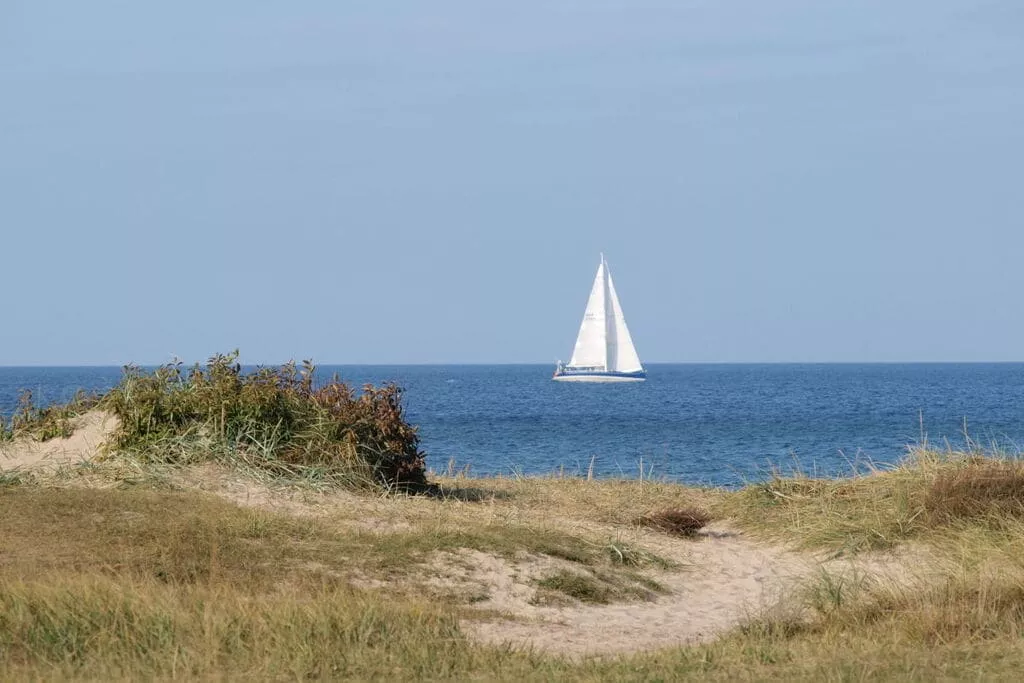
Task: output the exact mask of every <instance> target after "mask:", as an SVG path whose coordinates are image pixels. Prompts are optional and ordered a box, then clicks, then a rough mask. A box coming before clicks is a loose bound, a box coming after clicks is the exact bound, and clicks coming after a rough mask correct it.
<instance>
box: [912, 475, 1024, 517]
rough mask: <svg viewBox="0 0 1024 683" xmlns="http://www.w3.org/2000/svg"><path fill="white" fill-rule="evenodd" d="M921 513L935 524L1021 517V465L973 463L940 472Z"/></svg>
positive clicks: (1023, 485)
mask: <svg viewBox="0 0 1024 683" xmlns="http://www.w3.org/2000/svg"><path fill="white" fill-rule="evenodd" d="M924 509H925V511H926V513H927V514H928V517H929V519H930V520H931V521H932V522H933V523H935V524H950V523H953V522H956V521H961V520H982V519H990V520H999V519H1005V518H1007V517H1011V518H1020V517H1024V462H1021V461H1019V460H1012V461H1011V460H986V459H975V460H972V461H970V462H968V463H967V464H966V465H965V466H963V467H956V468H950V469H948V470H946V471H942V472H939V473H938V474H937V476H936V477H935V479H934V481H932V483H931V486H929V488H928V490H927V492H926V494H925V496H924Z"/></svg>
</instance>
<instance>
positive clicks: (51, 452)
mask: <svg viewBox="0 0 1024 683" xmlns="http://www.w3.org/2000/svg"><path fill="white" fill-rule="evenodd" d="M116 428H117V418H116V417H113V416H111V415H108V414H107V413H104V412H100V411H92V412H90V413H88V414H86V415H83V416H82V417H80V418H78V423H77V425H76V427H75V432H74V433H73V434H72V435H71V436H70V437H68V438H66V439H50V440H49V441H43V442H36V441H31V440H28V439H19V440H18V441H15V442H14V443H13V444H6V445H5V446H4V447H3V448H0V470H13V469H24V470H36V471H38V470H44V469H55V468H58V467H62V466H64V465H73V464H78V463H82V462H86V461H89V460H92V459H93V458H95V457H96V455H97V454H98V452H99V447H100V446H101V445H102V444H103V442H104V441H105V440H106V438H107V436H108V435H109V434H110V433H111V432H113V431H114V430H115V429H116Z"/></svg>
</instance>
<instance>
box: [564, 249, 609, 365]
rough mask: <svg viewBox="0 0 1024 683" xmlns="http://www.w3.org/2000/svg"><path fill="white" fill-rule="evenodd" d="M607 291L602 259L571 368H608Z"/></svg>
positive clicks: (584, 315)
mask: <svg viewBox="0 0 1024 683" xmlns="http://www.w3.org/2000/svg"><path fill="white" fill-rule="evenodd" d="M607 290H608V288H607V286H606V285H605V267H604V259H603V258H602V259H601V265H599V266H598V267H597V275H596V276H595V277H594V286H593V287H591V288H590V298H589V299H587V310H586V311H585V312H584V313H583V322H582V323H580V333H579V334H578V335H577V336H576V346H575V348H574V349H573V351H572V359H571V360H570V361H569V366H570V367H574V368H599V369H601V370H606V369H607V367H608V347H607V341H608V325H607V306H606V301H607Z"/></svg>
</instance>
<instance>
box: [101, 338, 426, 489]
mask: <svg viewBox="0 0 1024 683" xmlns="http://www.w3.org/2000/svg"><path fill="white" fill-rule="evenodd" d="M237 360H238V352H237V351H235V352H233V353H231V354H227V355H222V354H218V355H216V356H213V357H212V358H210V359H209V361H208V362H207V364H206V366H205V367H201V366H199V365H198V364H197V365H195V366H194V367H192V368H191V369H190V370H188V371H183V368H182V366H181V364H180V363H171V364H167V365H163V366H160V367H158V368H156V369H155V370H153V371H147V370H144V369H142V368H140V367H138V366H134V365H129V366H126V367H125V369H124V376H123V377H122V379H121V382H120V383H119V384H118V385H117V386H116V387H115V388H114V389H112V390H111V391H110V392H109V393H108V394H107V395H106V396H105V397H104V398H103V401H102V405H103V407H105V408H107V409H108V410H110V411H111V412H113V413H114V414H115V415H116V416H117V417H118V418H119V420H120V425H119V427H118V430H117V431H116V433H115V434H114V436H113V439H112V443H111V444H110V447H112V448H113V449H114V450H121V451H127V452H133V453H137V454H140V455H143V456H145V457H150V458H154V457H158V458H161V459H170V460H178V459H194V458H196V457H200V458H202V457H203V454H204V452H205V453H206V454H207V455H213V454H215V453H218V452H221V453H223V452H227V453H230V454H234V455H241V456H244V457H245V459H246V462H248V463H249V464H251V465H255V466H257V467H260V468H264V469H267V470H270V471H279V472H294V471H295V469H296V468H317V469H318V470H320V471H325V472H328V473H334V474H342V475H349V478H350V479H351V480H353V481H363V482H374V483H377V484H384V485H387V486H394V485H398V486H404V487H409V486H413V487H416V486H423V485H425V484H426V478H425V472H426V466H425V463H424V456H423V453H422V452H421V451H420V450H419V437H418V435H417V433H416V428H415V427H413V426H411V425H410V424H408V423H407V422H406V421H405V419H404V417H403V413H402V407H401V390H400V389H399V388H398V387H397V386H396V385H394V384H386V385H384V386H381V387H374V386H372V385H366V386H365V387H363V390H362V392H360V393H358V394H357V393H356V392H355V391H354V390H353V389H352V388H350V387H349V386H348V385H347V384H344V383H343V382H341V381H339V380H338V378H337V377H336V376H335V377H334V378H333V379H332V380H331V381H329V382H327V383H326V384H324V385H323V386H317V385H316V384H315V383H314V380H313V375H314V371H315V366H314V365H313V364H312V363H311V362H310V361H304V362H303V363H302V365H301V366H296V365H295V363H287V364H285V365H283V366H281V367H278V368H258V369H257V370H255V371H254V372H242V368H241V365H240V364H239V363H238V362H237Z"/></svg>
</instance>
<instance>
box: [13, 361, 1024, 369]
mask: <svg viewBox="0 0 1024 683" xmlns="http://www.w3.org/2000/svg"><path fill="white" fill-rule="evenodd" d="M288 362H292V361H281V362H248V361H246V362H243V363H242V366H243V367H257V366H260V367H276V366H281V365H284V364H285V363H288ZM297 362H301V361H297ZM167 364H169V361H164V362H160V363H140V362H134V361H133V362H130V363H79V364H69V363H29V364H24V365H0V369H23V368H123V367H125V366H126V365H138V366H139V367H143V368H151V367H159V366H161V365H167ZM181 364H182V366H184V367H192V366H194V365H197V364H198V365H205V364H206V360H205V359H204V360H202V361H194V362H185V361H182V363H181ZM1013 364H1024V359H1019V360H809V361H808V360H702V361H663V360H658V361H650V362H646V363H644V366H645V367H649V366H657V365H1013ZM313 365H315V366H317V367H494V366H507V367H512V366H548V365H552V366H553V365H554V363H552V362H538V361H501V362H486V361H469V362H435V361H430V362H397V363H395V362H372V363H367V362H358V363H337V362H331V363H328V362H318V361H313Z"/></svg>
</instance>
